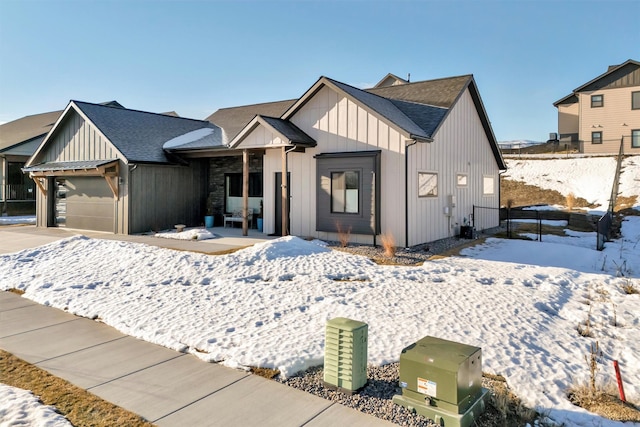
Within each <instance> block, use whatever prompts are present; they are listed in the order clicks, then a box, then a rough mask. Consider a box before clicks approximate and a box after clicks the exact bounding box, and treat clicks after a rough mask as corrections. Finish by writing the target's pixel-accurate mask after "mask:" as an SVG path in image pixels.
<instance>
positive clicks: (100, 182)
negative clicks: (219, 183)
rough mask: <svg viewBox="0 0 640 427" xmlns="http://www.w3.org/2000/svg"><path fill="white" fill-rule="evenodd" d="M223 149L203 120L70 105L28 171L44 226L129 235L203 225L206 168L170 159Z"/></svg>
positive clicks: (215, 132)
mask: <svg viewBox="0 0 640 427" xmlns="http://www.w3.org/2000/svg"><path fill="white" fill-rule="evenodd" d="M189 140H206V141H208V142H209V143H210V144H212V145H216V144H217V145H220V144H221V143H222V132H221V130H220V128H218V127H217V126H215V125H213V124H211V123H210V122H207V121H203V120H192V119H185V118H179V117H174V116H171V115H163V114H155V113H148V112H144V111H136V110H130V109H126V108H122V107H118V106H109V105H101V104H90V103H86V102H79V101H71V102H70V103H69V105H68V106H67V107H66V108H65V110H64V111H63V112H62V114H61V115H60V116H59V118H58V120H57V121H56V122H55V124H54V125H53V127H52V129H51V131H50V132H49V133H48V134H47V135H46V137H45V138H44V140H43V141H42V143H41V144H40V146H39V147H38V149H37V150H36V152H35V153H34V154H33V156H32V157H31V158H30V159H29V161H28V162H27V164H26V165H25V167H24V168H23V170H24V172H25V173H28V174H29V176H30V177H31V178H32V179H33V180H34V181H35V183H36V185H37V188H38V189H37V190H36V194H37V226H39V227H55V226H57V227H69V228H78V229H89V230H100V231H107V232H112V233H120V234H129V233H137V232H146V231H149V230H151V229H156V230H158V229H166V228H172V227H173V226H174V225H175V224H178V223H186V224H189V225H194V224H200V223H201V220H202V217H201V205H202V204H203V202H202V197H203V195H204V194H205V191H206V168H207V164H206V162H205V161H203V160H200V159H192V160H190V161H189V162H186V161H184V160H183V159H179V158H176V157H174V156H172V155H170V154H168V153H167V152H165V151H164V149H163V147H164V146H165V144H166V145H167V146H168V147H170V146H171V145H172V144H183V143H184V142H185V141H189Z"/></svg>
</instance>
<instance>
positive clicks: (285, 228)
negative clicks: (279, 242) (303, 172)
mask: <svg viewBox="0 0 640 427" xmlns="http://www.w3.org/2000/svg"><path fill="white" fill-rule="evenodd" d="M297 149H298V147H296V146H295V145H294V146H293V147H291V148H289V149H288V150H284V159H283V160H284V165H283V166H284V167H283V169H284V170H283V171H282V184H281V185H282V187H283V188H284V191H283V193H284V195H285V197H284V198H283V200H282V210H283V215H282V236H288V235H289V234H290V230H289V223H290V222H291V221H290V218H289V217H290V215H289V214H290V212H291V206H289V199H290V198H291V193H290V192H289V191H290V189H289V180H288V179H287V175H288V173H289V153H291V152H292V151H295V150H297Z"/></svg>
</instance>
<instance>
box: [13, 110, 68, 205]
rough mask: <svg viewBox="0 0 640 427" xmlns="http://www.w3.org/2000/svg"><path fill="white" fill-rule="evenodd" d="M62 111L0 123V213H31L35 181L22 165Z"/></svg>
mask: <svg viewBox="0 0 640 427" xmlns="http://www.w3.org/2000/svg"><path fill="white" fill-rule="evenodd" d="M61 112H62V111H51V112H49V113H42V114H34V115H31V116H26V117H23V118H21V119H17V120H14V121H12V122H9V123H5V124H3V125H0V214H9V215H21V214H34V213H35V206H36V205H35V196H36V194H35V184H34V183H33V181H32V180H30V179H29V178H28V177H26V176H25V175H24V174H23V173H22V167H24V164H25V163H26V162H27V160H28V159H29V157H31V155H32V154H33V153H34V152H35V151H36V148H38V145H40V143H41V142H42V140H43V139H44V137H45V136H46V134H47V133H48V132H49V130H50V129H51V127H52V126H53V124H54V123H55V121H56V119H57V118H58V116H60V113H61Z"/></svg>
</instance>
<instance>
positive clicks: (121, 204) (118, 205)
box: [32, 109, 128, 234]
mask: <svg viewBox="0 0 640 427" xmlns="http://www.w3.org/2000/svg"><path fill="white" fill-rule="evenodd" d="M111 159H119V161H120V165H119V169H120V174H119V179H118V199H117V200H114V210H115V212H114V221H115V224H114V231H115V233H118V234H128V223H127V217H128V215H127V214H126V213H127V209H128V189H127V187H128V174H127V166H126V164H125V162H124V161H123V159H122V158H121V156H120V154H119V152H118V150H116V149H115V147H114V146H113V145H112V144H111V143H110V142H109V141H107V140H106V139H105V138H103V137H102V135H101V134H100V132H99V131H98V130H97V129H96V128H95V126H93V125H92V124H91V123H89V122H87V121H86V120H84V118H83V117H82V116H81V115H80V114H78V113H77V112H76V111H74V110H72V109H71V110H69V112H68V115H67V117H65V118H64V119H63V121H62V122H61V123H60V124H59V126H58V127H57V129H56V132H55V134H54V135H52V136H51V139H50V140H49V141H48V143H47V146H46V147H45V149H44V150H43V151H41V152H40V153H38V156H37V157H36V158H35V159H34V161H33V162H32V164H33V165H37V164H39V163H44V162H70V161H84V160H111ZM101 179H103V178H101ZM45 181H46V180H45ZM44 185H45V188H48V187H47V186H48V182H44ZM36 211H37V212H36V218H37V219H36V225H37V226H38V227H46V226H47V223H48V215H49V213H50V212H49V209H48V206H47V200H46V198H45V196H44V194H42V191H40V189H37V196H36Z"/></svg>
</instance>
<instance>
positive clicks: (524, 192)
mask: <svg viewBox="0 0 640 427" xmlns="http://www.w3.org/2000/svg"><path fill="white" fill-rule="evenodd" d="M500 197H501V198H502V199H503V200H512V203H513V206H514V207H517V206H532V205H563V206H564V205H565V203H566V202H567V198H566V197H565V196H563V195H562V194H561V193H560V192H558V191H555V190H546V189H543V188H540V187H536V186H535V185H529V184H526V183H524V182H522V181H514V180H511V179H507V178H505V179H503V180H502V181H501V182H500ZM584 207H586V208H593V207H595V206H594V205H593V204H591V203H589V202H588V201H587V200H586V199H584V198H582V197H576V198H575V200H574V201H573V208H584Z"/></svg>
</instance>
